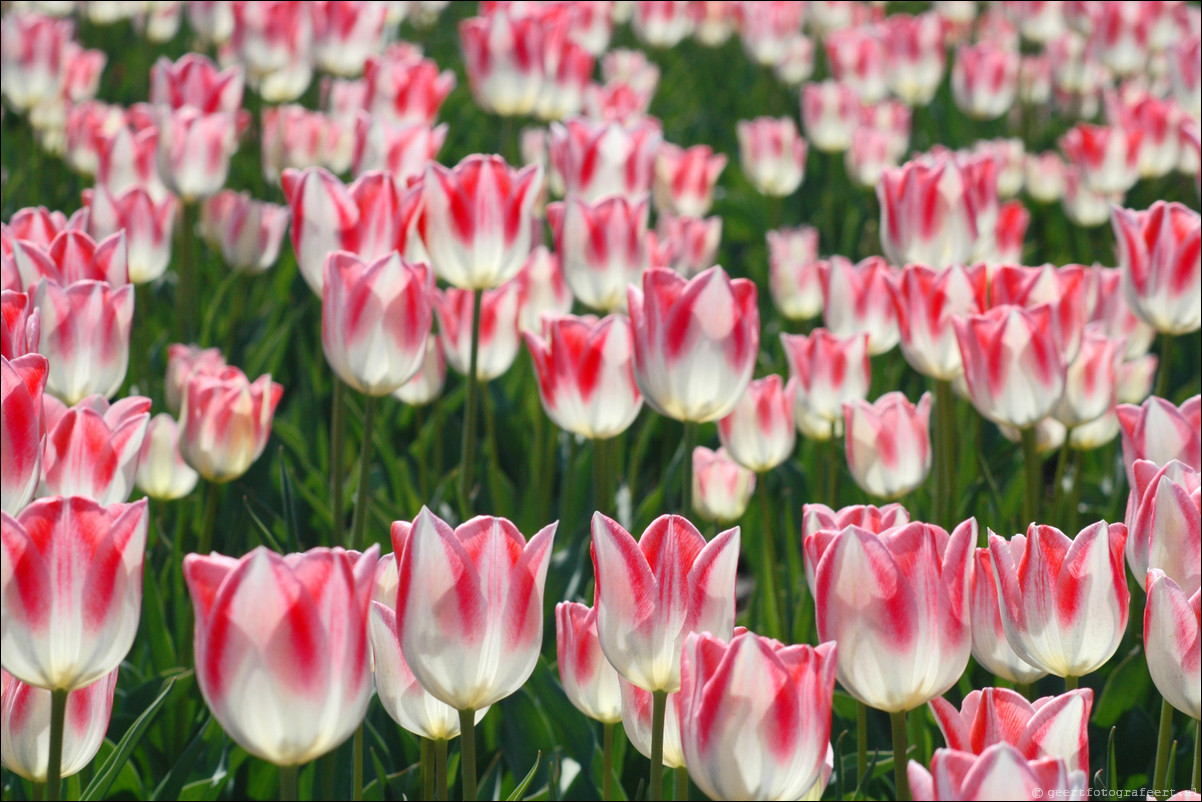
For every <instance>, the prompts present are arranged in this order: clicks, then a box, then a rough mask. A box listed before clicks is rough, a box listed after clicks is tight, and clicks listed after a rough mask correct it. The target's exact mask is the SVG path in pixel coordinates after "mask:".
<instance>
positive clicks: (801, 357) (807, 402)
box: [780, 329, 872, 440]
mask: <svg viewBox="0 0 1202 802" xmlns="http://www.w3.org/2000/svg"><path fill="white" fill-rule="evenodd" d="M780 342H781V347H782V348H783V349H784V352H785V361H786V362H788V364H789V378H790V379H794V378H795V379H797V400H796V402H795V405H794V415H795V418H796V422H797V426H798V429H799V430H800V431H801V432H802V434H805V435H807V436H808V437H813V438H817V439H822V440H829V439H831V438H832V437H834V436H836V435H838V434H841V433H842V429H843V404H844V403H845V402H847V401H851V400H853V399H856V398H865V397H867V395H868V385H869V382H870V380H871V376H872V373H871V371H872V364H871V362H869V360H868V333H867V332H861V333H859V334H853V335H851V336H849V337H843V338H841V337H836V336H834V335H833V334H831V333H830V332H828V331H827V330H826V329H815V330H814V331H813V333H812V334H810V335H809V336H806V335H804V334H783V333H782V334H781V335H780ZM807 419H811V420H812V421H813V426H811V425H810V424H809V423H806V428H803V422H805V421H807ZM815 427H816V428H815Z"/></svg>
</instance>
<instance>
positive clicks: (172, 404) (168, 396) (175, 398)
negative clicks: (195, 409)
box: [163, 343, 225, 413]
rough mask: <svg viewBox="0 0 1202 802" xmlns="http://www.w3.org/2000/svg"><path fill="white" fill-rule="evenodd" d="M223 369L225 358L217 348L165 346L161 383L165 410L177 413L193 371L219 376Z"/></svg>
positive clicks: (177, 344)
mask: <svg viewBox="0 0 1202 802" xmlns="http://www.w3.org/2000/svg"><path fill="white" fill-rule="evenodd" d="M224 369H225V357H224V356H222V354H221V349H219V348H201V347H200V346H199V345H184V344H183V343H172V344H171V345H169V346H167V376H166V378H165V380H164V382H163V396H164V400H165V401H166V402H167V409H168V410H169V411H171V412H172V413H178V412H179V409H180V406H181V405H182V404H183V402H184V388H185V387H187V385H188V379H189V378H191V376H192V373H193V371H200V372H201V373H208V374H213V375H216V374H219V373H221V371H222V370H224Z"/></svg>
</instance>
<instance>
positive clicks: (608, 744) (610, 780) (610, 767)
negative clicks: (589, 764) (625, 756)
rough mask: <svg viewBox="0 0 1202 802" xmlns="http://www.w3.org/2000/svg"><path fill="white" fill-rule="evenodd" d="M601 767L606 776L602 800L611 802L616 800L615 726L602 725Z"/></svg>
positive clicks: (603, 781) (602, 779)
mask: <svg viewBox="0 0 1202 802" xmlns="http://www.w3.org/2000/svg"><path fill="white" fill-rule="evenodd" d="M601 766H602V768H603V770H604V772H605V776H604V777H602V778H601V799H602V800H604V802H610V800H612V799H613V798H614V724H613V722H606V723H604V724H602V725H601Z"/></svg>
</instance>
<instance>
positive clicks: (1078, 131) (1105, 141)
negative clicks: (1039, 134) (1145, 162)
mask: <svg viewBox="0 0 1202 802" xmlns="http://www.w3.org/2000/svg"><path fill="white" fill-rule="evenodd" d="M1141 137H1142V134H1141V133H1140V132H1139V131H1138V130H1135V129H1130V130H1128V129H1124V128H1122V127H1119V126H1113V125H1112V126H1104V125H1089V124H1087V123H1079V124H1077V126H1076V127H1074V128H1073V129H1071V130H1070V131H1069V132H1068V133H1067V134H1065V135H1064V136H1063V137H1061V139H1060V148H1061V150H1063V151H1064V155H1065V156H1066V157H1067V158H1068V161H1069V163H1070V164H1073V165H1075V166H1076V167H1077V168H1078V169H1079V170H1080V171H1081V177H1082V178H1083V179H1084V183H1085V185H1086V186H1087V187H1088V188H1089V189H1090V190H1091V191H1093V192H1095V193H1098V194H1100V195H1111V194H1119V195H1121V194H1122V193H1124V192H1126V191H1127V190H1129V189H1130V188H1131V187H1132V186H1133V185H1134V184H1135V182H1136V180H1137V179H1138V178H1139V151H1140V140H1141Z"/></svg>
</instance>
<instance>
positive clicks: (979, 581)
mask: <svg viewBox="0 0 1202 802" xmlns="http://www.w3.org/2000/svg"><path fill="white" fill-rule="evenodd" d="M969 605H970V609H971V613H972V614H971V616H970V618H971V620H972V656H973V658H974V659H975V660H976V661H977V662H978V663H980V664H981V665H982V666H983V667H984V668H985V669H986V670H987V671H990V672H992V673H994V674H996V675H997V676H999V677H1001V678H1002V679H1006V680H1009V681H1011V682H1014V683H1019V684H1030V683H1032V682H1034V681H1035V680H1037V679H1040V678H1041V677H1043V676H1045V675H1046V674H1047V673H1048V672H1047V671H1044V670H1043V669H1042V668H1037V667H1035V666H1033V665H1031V664H1030V663H1028V662H1027V661H1026V660H1024V659H1022V658H1021V657H1019V656H1018V654H1017V653H1016V652H1015V651H1014V649H1012V648H1010V641H1008V640H1007V639H1006V629H1005V627H1004V626H1003V625H1002V611H1001V608H1000V607H999V602H998V586H997V579H996V576H995V573H994V570H993V555H992V554H991V553H990V551H989V549H987V548H981V549H977V550H976V558H975V562H974V564H973V572H972V596H971V598H970V602H969Z"/></svg>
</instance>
